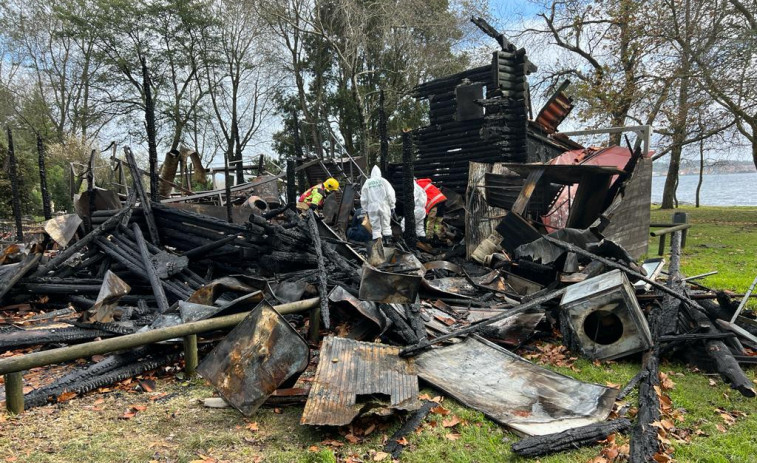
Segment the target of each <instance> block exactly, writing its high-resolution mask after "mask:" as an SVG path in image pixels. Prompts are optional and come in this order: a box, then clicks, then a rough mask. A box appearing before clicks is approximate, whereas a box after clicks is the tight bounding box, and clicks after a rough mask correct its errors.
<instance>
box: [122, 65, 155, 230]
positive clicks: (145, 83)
mask: <svg viewBox="0 0 757 463" xmlns="http://www.w3.org/2000/svg"><path fill="white" fill-rule="evenodd" d="M140 61H141V65H142V91H143V93H144V98H145V128H146V129H147V152H148V159H149V163H150V199H152V200H153V201H158V200H159V199H160V198H159V196H158V142H157V131H156V129H155V104H154V102H153V98H152V81H151V79H150V71H149V70H148V69H147V58H145V57H144V56H143V57H142V58H141V60H140ZM129 151H131V150H129ZM129 164H130V165H129V169H131V161H129ZM134 166H135V167H136V163H134ZM135 170H136V175H135ZM135 170H132V176H133V178H135V179H138V178H139V169H135ZM140 181H141V180H140ZM145 211H146V212H148V211H149V210H148V209H145ZM150 238H151V239H157V232H156V233H155V234H154V235H153V232H152V231H151V232H150ZM153 242H154V243H155V244H158V242H157V241H153Z"/></svg>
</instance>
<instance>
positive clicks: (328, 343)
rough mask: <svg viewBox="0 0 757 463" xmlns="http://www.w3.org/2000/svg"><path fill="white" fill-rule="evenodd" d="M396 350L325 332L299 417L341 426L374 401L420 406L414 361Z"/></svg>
mask: <svg viewBox="0 0 757 463" xmlns="http://www.w3.org/2000/svg"><path fill="white" fill-rule="evenodd" d="M399 352H400V349H399V348H398V347H392V346H387V345H384V344H371V343H366V342H359V341H353V340H351V339H345V338H336V337H333V336H329V337H327V338H325V339H324V340H323V345H322V346H321V354H320V361H319V363H318V369H317V370H316V372H315V378H314V380H313V384H312V387H311V388H310V395H309V396H308V401H307V403H306V404H305V410H304V412H303V413H302V418H301V420H300V423H301V424H310V425H326V426H343V425H346V424H349V423H350V422H351V421H352V420H353V419H355V417H356V416H357V415H358V414H359V413H360V412H361V411H362V410H363V409H365V408H375V406H376V403H377V402H381V405H379V406H380V407H387V408H395V409H400V410H417V409H418V408H420V406H421V402H420V401H419V400H418V376H417V375H416V373H415V366H414V364H413V361H412V360H408V359H403V358H400V357H399Z"/></svg>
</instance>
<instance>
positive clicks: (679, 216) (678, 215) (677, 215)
mask: <svg viewBox="0 0 757 463" xmlns="http://www.w3.org/2000/svg"><path fill="white" fill-rule="evenodd" d="M673 223H689V214H688V213H686V212H674V213H673ZM687 234H688V230H686V229H684V230H683V233H682V234H681V249H683V248H685V247H686V235H687Z"/></svg>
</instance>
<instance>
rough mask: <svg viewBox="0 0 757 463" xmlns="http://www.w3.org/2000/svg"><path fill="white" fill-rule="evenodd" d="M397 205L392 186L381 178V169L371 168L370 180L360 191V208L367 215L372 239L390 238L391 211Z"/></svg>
mask: <svg viewBox="0 0 757 463" xmlns="http://www.w3.org/2000/svg"><path fill="white" fill-rule="evenodd" d="M396 203H397V198H396V197H395V195H394V188H392V184H391V183H389V181H388V180H387V179H385V178H383V177H381V169H379V167H378V166H373V169H372V170H371V178H369V179H368V180H366V181H365V183H363V188H362V189H361V190H360V206H361V207H362V208H363V210H364V211H366V212H367V213H368V218H369V219H370V221H371V228H372V229H373V230H372V237H373V239H374V240H375V239H378V238H381V236H382V235H383V236H392V225H391V219H392V209H394V206H395V205H396Z"/></svg>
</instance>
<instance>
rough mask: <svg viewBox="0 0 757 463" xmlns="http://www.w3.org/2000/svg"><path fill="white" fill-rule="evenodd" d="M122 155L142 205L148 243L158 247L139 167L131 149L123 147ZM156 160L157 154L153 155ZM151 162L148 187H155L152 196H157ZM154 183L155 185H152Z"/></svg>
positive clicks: (150, 203) (157, 237)
mask: <svg viewBox="0 0 757 463" xmlns="http://www.w3.org/2000/svg"><path fill="white" fill-rule="evenodd" d="M124 154H125V155H126V163H127V164H128V165H129V170H130V171H131V177H132V180H133V183H134V189H135V190H137V195H138V196H139V202H140V203H141V205H142V212H143V214H144V216H145V221H146V222H147V231H148V232H149V235H150V241H152V242H153V244H155V245H160V237H159V236H158V227H157V225H155V218H154V217H153V214H152V202H151V201H150V198H148V197H147V193H145V188H144V185H142V176H141V173H140V171H139V167H138V166H137V161H136V159H134V154H133V153H132V152H131V148H129V147H128V146H124ZM155 156H156V158H157V153H156V154H155ZM152 167H153V166H152V162H151V165H150V185H151V186H154V187H155V192H154V194H155V195H157V194H158V190H157V187H158V180H157V171H156V172H155V178H154V179H153V178H152V177H153V171H152ZM153 183H155V185H152V184H153Z"/></svg>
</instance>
